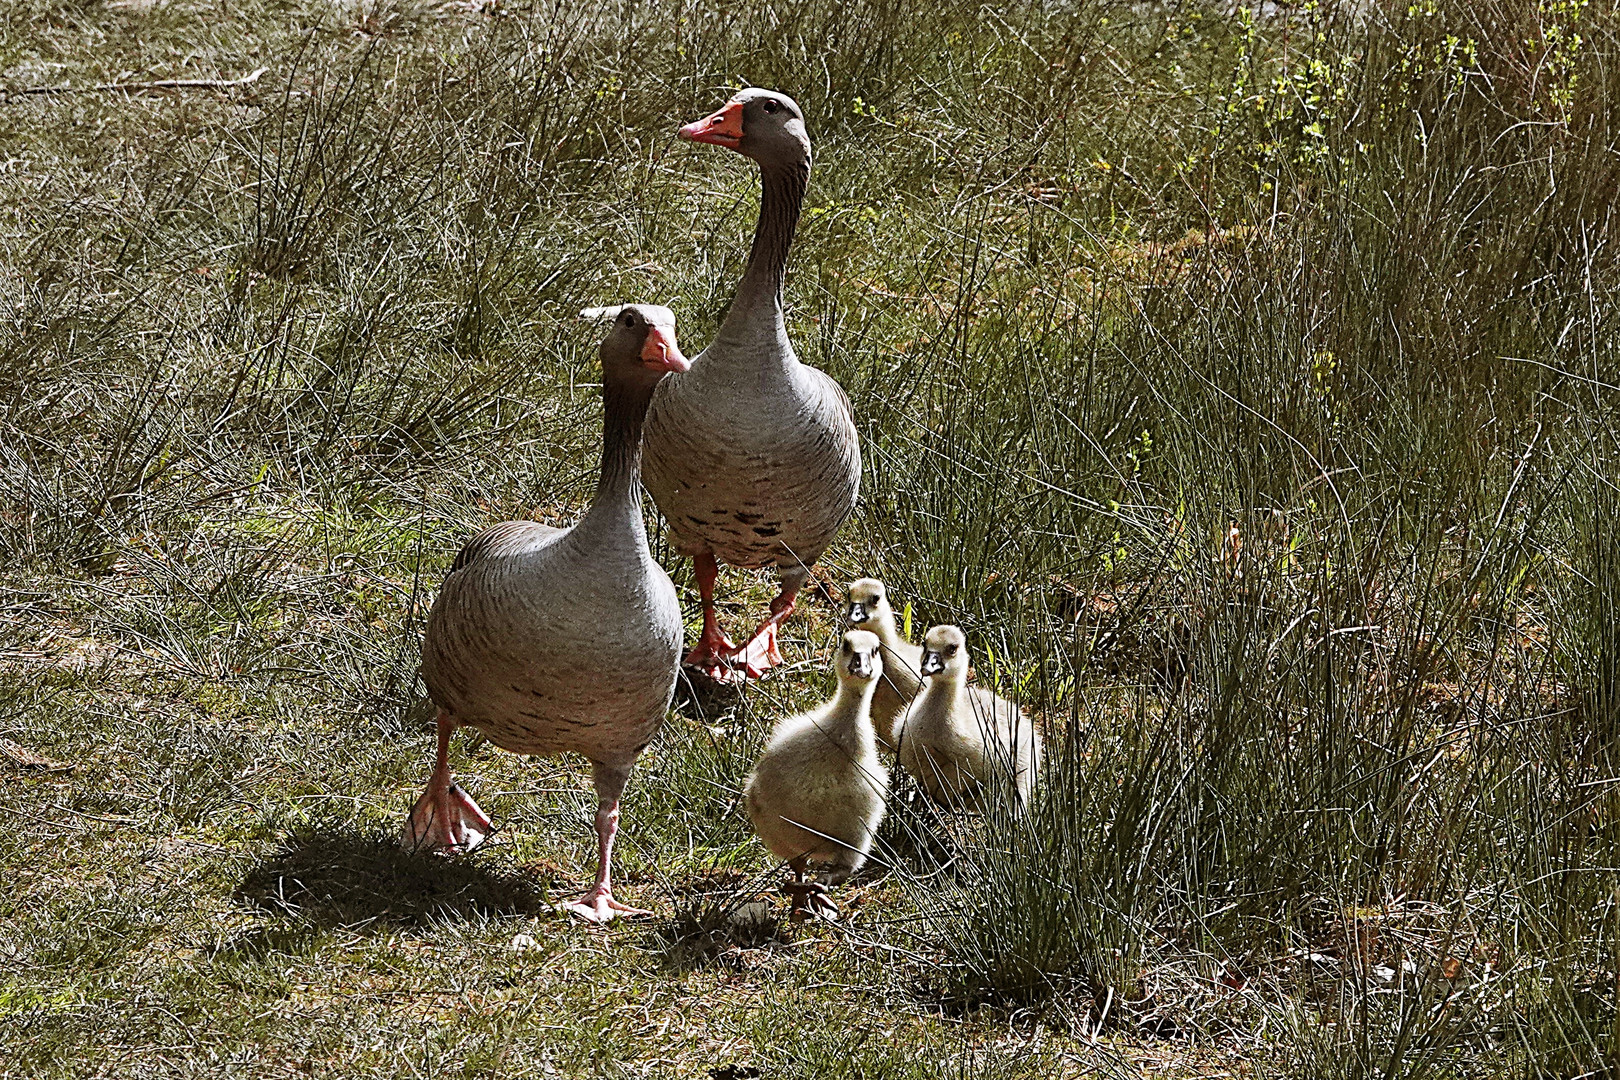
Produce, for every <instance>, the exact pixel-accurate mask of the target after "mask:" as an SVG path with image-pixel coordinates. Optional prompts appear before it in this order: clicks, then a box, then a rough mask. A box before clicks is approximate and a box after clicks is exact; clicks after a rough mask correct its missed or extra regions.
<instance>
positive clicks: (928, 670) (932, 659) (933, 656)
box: [922, 649, 945, 675]
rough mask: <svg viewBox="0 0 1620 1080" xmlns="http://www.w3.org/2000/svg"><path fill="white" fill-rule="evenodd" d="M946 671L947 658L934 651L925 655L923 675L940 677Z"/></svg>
mask: <svg viewBox="0 0 1620 1080" xmlns="http://www.w3.org/2000/svg"><path fill="white" fill-rule="evenodd" d="M944 670H945V658H944V657H943V656H941V655H939V653H937V652H934V651H933V650H932V649H930V650H928V651H926V652H924V653H923V662H922V673H923V674H924V675H938V674H939V673H940V672H942V671H944Z"/></svg>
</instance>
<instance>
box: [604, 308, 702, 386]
mask: <svg viewBox="0 0 1620 1080" xmlns="http://www.w3.org/2000/svg"><path fill="white" fill-rule="evenodd" d="M585 314H587V315H589V316H590V317H592V318H611V319H612V320H613V325H612V327H610V328H609V329H608V333H607V337H605V338H603V339H602V378H603V381H604V382H608V383H647V384H651V383H655V382H657V381H658V380H659V379H661V378H663V377H664V375H665V374H666V373H667V372H671V371H676V372H680V371H687V370H689V369H690V368H691V367H692V365H691V363H690V362H689V361H688V360H687V359H686V357H684V356H682V355H681V347H680V346H679V345H677V344H676V343H675V313H674V312H673V311H671V310H669V308H667V307H659V306H658V305H657V304H625V305H624V306H622V307H617V308H595V309H592V310H591V311H590V312H587V313H585Z"/></svg>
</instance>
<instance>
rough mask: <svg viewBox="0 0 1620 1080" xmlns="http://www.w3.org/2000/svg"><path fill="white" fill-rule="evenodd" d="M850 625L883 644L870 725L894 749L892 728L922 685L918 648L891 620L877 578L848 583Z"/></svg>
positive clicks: (891, 610)
mask: <svg viewBox="0 0 1620 1080" xmlns="http://www.w3.org/2000/svg"><path fill="white" fill-rule="evenodd" d="M849 621H850V625H851V626H854V627H857V628H858V629H861V630H870V631H871V632H872V633H874V634H876V635H877V639H878V641H879V642H880V643H881V644H882V645H883V675H882V676H881V677H880V678H879V679H878V684H877V691H876V692H875V693H874V694H873V695H872V726H873V727H874V728H876V729H877V737H878V742H880V743H882V744H883V747H884V749H886V750H888V751H889V752H890V753H893V752H894V748H895V745H896V743H895V740H894V728H895V725H896V724H897V723H899V722H900V717H902V716H904V715H905V712H906V707H907V706H909V705H910V704H911V701H912V699H913V698H915V697H916V696H917V691H918V690H919V689H920V688H921V687H922V672H921V669H922V648H921V647H920V646H917V645H913V644H912V643H911V642H909V641H907V640H906V639H905V638H904V637H903V636H902V635H901V633H900V629H899V627H897V626H896V625H895V622H894V608H893V606H891V605H890V603H889V590H888V589H886V588H884V586H883V582H881V581H879V580H878V579H877V578H869V577H868V578H861V579H860V580H859V581H852V582H850V585H849Z"/></svg>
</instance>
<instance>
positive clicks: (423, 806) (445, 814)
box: [405, 779, 490, 855]
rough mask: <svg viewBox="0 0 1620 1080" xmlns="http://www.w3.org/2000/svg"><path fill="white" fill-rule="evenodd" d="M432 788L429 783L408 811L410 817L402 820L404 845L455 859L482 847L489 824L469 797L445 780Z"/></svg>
mask: <svg viewBox="0 0 1620 1080" xmlns="http://www.w3.org/2000/svg"><path fill="white" fill-rule="evenodd" d="M434 788H435V785H434V784H433V783H432V782H431V781H430V782H429V783H428V789H427V790H426V791H424V792H422V797H421V798H419V799H417V800H416V805H415V806H412V807H411V816H410V817H408V818H406V819H405V842H406V844H407V845H409V846H410V847H411V848H412V849H414V850H416V851H431V852H433V853H435V854H438V855H458V854H460V853H462V852H464V851H471V850H472V849H473V848H475V847H477V846H478V845H479V844H481V843H483V842H484V837H486V836H488V835H489V830H490V820H489V816H488V815H487V814H485V813H484V812H483V811H482V810H480V809H479V808H478V804H477V803H475V802H473V800H472V796H471V795H468V794H467V793H466V792H465V791H464V790H462V787H461V785H460V784H456V783H451V782H449V781H448V779H447V780H446V782H445V783H443V784H441V785H438V790H436V791H435V790H434Z"/></svg>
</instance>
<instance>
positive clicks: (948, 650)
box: [945, 645, 956, 656]
mask: <svg viewBox="0 0 1620 1080" xmlns="http://www.w3.org/2000/svg"><path fill="white" fill-rule="evenodd" d="M945 655H946V656H955V655H956V646H955V645H947V646H945Z"/></svg>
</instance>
